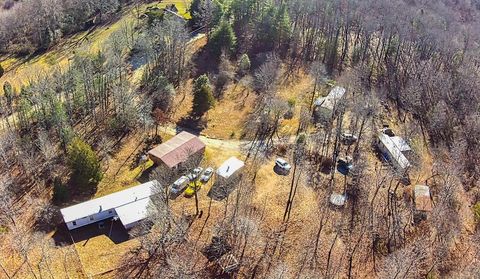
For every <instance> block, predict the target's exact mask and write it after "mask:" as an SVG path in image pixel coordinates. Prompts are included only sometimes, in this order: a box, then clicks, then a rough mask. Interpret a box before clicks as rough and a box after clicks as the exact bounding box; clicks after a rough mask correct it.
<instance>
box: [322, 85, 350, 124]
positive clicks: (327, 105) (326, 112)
mask: <svg viewBox="0 0 480 279" xmlns="http://www.w3.org/2000/svg"><path fill="white" fill-rule="evenodd" d="M345 93H346V90H345V88H343V87H340V86H335V87H334V88H333V89H332V90H330V93H328V95H327V96H325V97H320V98H318V99H317V100H316V101H315V111H314V114H315V119H316V120H317V121H321V122H326V121H329V120H331V119H333V118H334V117H335V115H336V114H337V108H338V106H339V105H340V103H341V102H342V100H343V99H344V96H345Z"/></svg>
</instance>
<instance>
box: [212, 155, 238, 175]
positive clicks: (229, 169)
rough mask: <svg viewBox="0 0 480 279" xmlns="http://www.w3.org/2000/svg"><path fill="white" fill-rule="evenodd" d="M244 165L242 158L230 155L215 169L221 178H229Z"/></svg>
mask: <svg viewBox="0 0 480 279" xmlns="http://www.w3.org/2000/svg"><path fill="white" fill-rule="evenodd" d="M244 165H245V163H244V162H243V161H242V160H239V159H237V158H236V157H230V158H229V159H228V160H226V161H225V162H223V164H222V165H221V166H220V167H219V168H218V169H217V175H218V176H221V177H223V178H229V177H230V176H232V175H233V174H234V173H236V172H237V171H239V170H240V169H241V168H243V166H244Z"/></svg>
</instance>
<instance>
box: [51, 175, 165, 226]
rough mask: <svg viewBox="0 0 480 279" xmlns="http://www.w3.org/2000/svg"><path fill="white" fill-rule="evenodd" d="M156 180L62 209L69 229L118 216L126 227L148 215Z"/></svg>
mask: <svg viewBox="0 0 480 279" xmlns="http://www.w3.org/2000/svg"><path fill="white" fill-rule="evenodd" d="M157 183H158V182H157V181H156V180H153V181H150V182H147V183H144V184H141V185H139V186H135V187H132V188H128V189H126V190H123V191H120V192H116V193H113V194H110V195H106V196H103V197H100V198H96V199H93V200H89V201H86V202H83V203H79V204H76V205H72V206H70V207H66V208H63V209H61V210H60V212H61V213H62V216H63V220H64V221H65V224H66V225H67V227H68V229H69V230H73V229H76V228H79V227H82V226H86V225H88V224H92V223H95V222H98V221H102V220H105V219H108V218H112V217H118V218H119V219H120V221H121V222H122V224H123V226H124V227H125V228H126V229H129V228H131V227H133V226H134V225H135V224H136V223H138V222H139V221H141V220H143V219H145V218H146V217H147V209H148V206H149V204H150V197H151V196H152V195H153V193H154V188H155V185H156V184H157Z"/></svg>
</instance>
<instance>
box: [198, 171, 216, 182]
mask: <svg viewBox="0 0 480 279" xmlns="http://www.w3.org/2000/svg"><path fill="white" fill-rule="evenodd" d="M212 175H213V168H212V167H208V168H207V169H205V171H204V172H203V174H202V176H201V177H200V181H201V182H202V183H207V182H208V181H209V180H210V178H212Z"/></svg>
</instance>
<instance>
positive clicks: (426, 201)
mask: <svg viewBox="0 0 480 279" xmlns="http://www.w3.org/2000/svg"><path fill="white" fill-rule="evenodd" d="M414 198H415V209H417V210H420V211H427V212H428V211H432V208H433V206H432V200H431V198H430V188H429V187H428V186H425V185H416V186H415V188H414Z"/></svg>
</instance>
